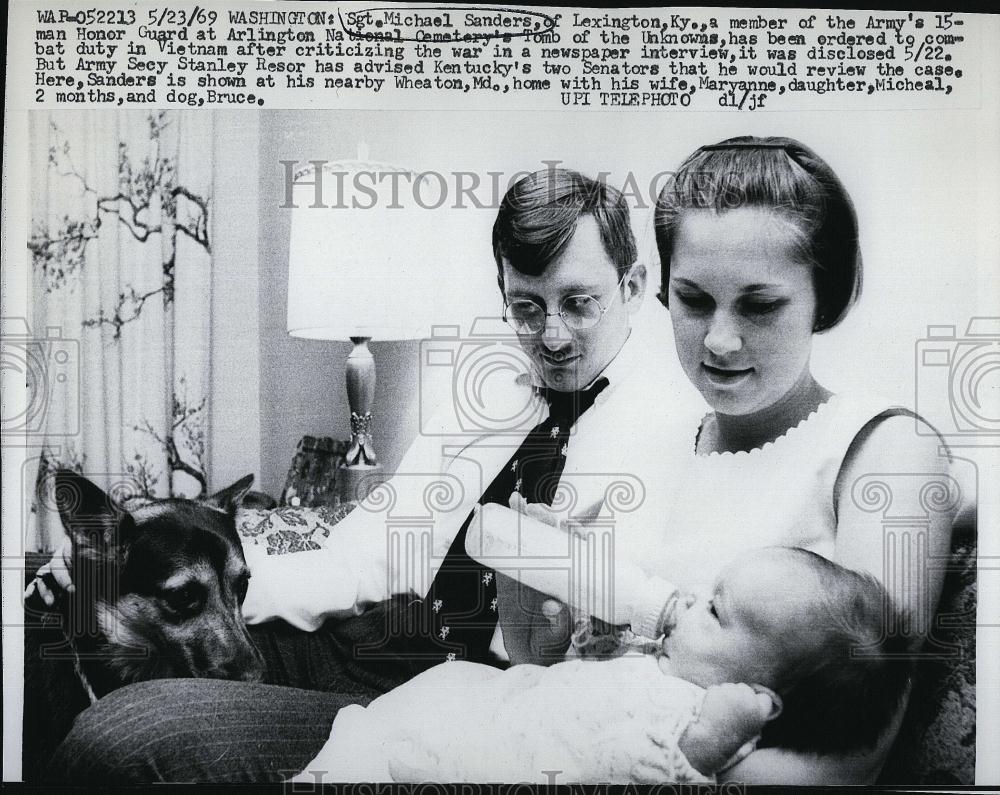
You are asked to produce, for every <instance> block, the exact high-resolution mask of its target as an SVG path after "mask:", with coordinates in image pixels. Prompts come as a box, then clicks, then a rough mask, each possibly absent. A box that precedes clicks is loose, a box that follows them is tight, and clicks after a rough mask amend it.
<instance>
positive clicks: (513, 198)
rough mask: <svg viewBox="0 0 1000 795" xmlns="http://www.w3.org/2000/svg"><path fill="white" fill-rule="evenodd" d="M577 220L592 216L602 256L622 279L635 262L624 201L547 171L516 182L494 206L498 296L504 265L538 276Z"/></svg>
mask: <svg viewBox="0 0 1000 795" xmlns="http://www.w3.org/2000/svg"><path fill="white" fill-rule="evenodd" d="M583 215H590V216H593V218H594V220H595V221H596V222H597V227H598V229H599V230H600V233H601V241H602V242H603V243H604V250H605V251H606V252H607V254H608V257H610V259H611V261H612V262H613V263H614V265H615V268H616V270H617V271H618V276H619V277H622V276H624V275H625V274H626V273H627V272H628V269H629V268H631V267H632V265H633V263H634V262H635V260H636V257H637V256H638V252H637V249H636V245H635V236H634V235H633V234H632V226H631V224H630V222H629V211H628V205H627V204H626V203H625V198H624V196H622V194H621V192H620V191H619V190H617V189H616V188H613V187H611V186H610V185H607V184H605V183H604V182H600V181H598V180H593V179H590V178H589V177H585V176H583V174H580V173H578V172H576V171H570V170H568V169H563V168H550V169H546V170H544V171H536V172H535V173H534V174H529V175H528V176H526V177H524V178H523V179H521V180H519V181H518V182H516V183H515V184H514V185H513V186H512V187H511V188H510V190H508V191H507V194H506V195H505V196H504V198H503V201H502V202H501V203H500V210H499V212H498V213H497V219H496V222H495V223H494V224H493V256H494V258H495V259H496V263H497V282H498V283H499V284H500V290H501V292H502V291H503V289H504V282H503V261H504V260H507V262H508V263H510V266H511V267H512V268H513V269H514V270H516V271H518V272H519V273H523V274H525V275H526V276H539V275H541V274H542V273H543V272H544V271H545V268H546V267H548V265H549V263H550V262H552V260H554V259H555V258H556V257H558V256H559V254H560V253H561V252H562V251H563V249H564V248H565V247H566V246H567V245H568V244H569V241H570V240H572V238H573V233H574V232H576V224H577V221H579V219H580V216H583Z"/></svg>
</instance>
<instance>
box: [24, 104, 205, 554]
mask: <svg viewBox="0 0 1000 795" xmlns="http://www.w3.org/2000/svg"><path fill="white" fill-rule="evenodd" d="M213 125H214V114H210V113H192V112H185V111H160V112H153V113H150V112H136V111H120V112H115V111H99V112H95V111H86V112H61V111H54V112H37V113H33V114H32V118H31V147H32V149H31V154H30V156H31V178H32V186H33V187H32V190H31V192H30V193H31V196H32V208H31V211H32V212H31V217H32V228H31V234H30V240H29V242H28V247H29V249H30V254H31V263H32V283H31V290H32V293H31V295H32V304H31V307H30V313H31V317H30V326H31V328H30V332H31V335H32V337H33V338H34V339H35V340H36V341H37V345H38V346H39V351H38V359H39V361H40V362H41V365H40V366H39V367H37V368H36V376H35V378H36V380H38V381H40V383H37V384H34V385H30V386H29V394H31V395H32V396H35V395H39V396H41V397H40V398H39V400H38V404H39V405H37V406H35V408H34V411H35V414H36V415H37V417H38V419H37V422H38V424H39V430H40V431H44V434H45V436H44V447H43V452H42V453H41V455H39V456H38V462H37V465H38V479H37V488H36V489H35V493H34V499H33V504H32V506H31V513H30V519H29V527H28V529H27V534H28V537H27V538H26V539H25V540H26V542H27V546H26V549H29V550H30V549H36V550H47V549H50V548H52V547H53V546H54V545H56V544H58V543H59V541H60V540H61V537H62V535H63V530H62V524H61V522H60V520H59V517H58V512H57V511H56V510H55V506H54V504H53V500H52V497H53V495H52V478H51V477H50V475H51V473H52V472H53V471H54V470H55V469H56V468H58V467H67V468H70V469H74V470H76V471H78V472H81V473H82V474H85V475H86V476H88V477H89V478H91V479H92V480H93V481H95V482H96V483H97V484H98V485H99V486H101V487H102V488H104V489H105V490H106V491H108V492H109V493H111V494H112V495H113V496H114V497H116V498H117V499H119V500H124V499H126V498H128V497H131V496H143V497H168V496H185V497H198V496H199V495H202V494H203V493H204V492H205V490H206V488H207V466H206V462H207V461H208V460H209V459H208V454H209V451H208V450H207V449H206V447H207V443H208V439H209V435H208V428H207V427H206V426H207V423H208V418H209V405H208V385H209V383H210V376H211V371H210V366H211V359H210V350H211V347H210V342H211V340H210V336H211V321H210V310H211V293H210V288H211V283H212V281H211V276H212V263H213V259H212V240H211V238H210V230H212V223H211V222H212V217H211V216H212V194H213V187H214V186H213V177H214V171H215V169H214V164H213V151H214V147H213V132H214V131H213Z"/></svg>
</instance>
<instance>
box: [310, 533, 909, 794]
mask: <svg viewBox="0 0 1000 795" xmlns="http://www.w3.org/2000/svg"><path fill="white" fill-rule="evenodd" d="M673 601H674V607H673V610H672V611H670V613H669V616H668V626H667V627H666V629H667V632H666V633H665V635H664V637H663V639H662V641H660V643H659V644H657V645H656V647H655V651H653V652H652V653H646V654H642V653H638V654H625V655H623V656H619V657H616V658H615V659H611V660H609V661H607V662H593V661H590V660H587V659H575V660H570V661H566V662H561V663H557V664H555V665H553V666H550V667H548V668H545V667H541V666H535V665H517V666H513V667H511V668H509V669H508V670H506V671H501V670H498V669H496V668H493V667H491V666H487V665H479V664H475V663H466V662H446V663H443V664H441V665H438V666H436V667H435V668H432V669H431V670H429V671H426V672H425V673H423V674H421V675H419V676H417V677H416V678H414V679H413V680H411V681H410V682H408V683H406V684H405V685H402V686H401V687H399V688H397V689H396V690H393V691H392V692H390V693H387V694H386V695H384V696H381V697H380V698H378V699H376V700H375V701H373V702H372V703H371V704H370V705H369V706H368V707H360V706H351V707H347V708H345V709H343V710H341V711H340V713H339V714H338V715H337V718H336V720H335V721H334V724H333V730H332V732H331V738H330V740H329V741H328V742H327V744H326V746H324V748H323V750H322V752H321V753H320V755H319V756H318V757H317V758H316V759H314V760H313V762H311V763H310V765H309V766H308V767H307V769H306V771H305V772H304V773H302V774H301V775H300V776H298V777H297V778H296V779H295V780H297V781H324V780H326V781H389V780H395V781H408V782H419V781H441V782H486V781H519V782H520V781H526V782H533V783H567V782H611V783H657V782H680V783H683V782H711V781H713V780H714V779H713V776H714V774H715V773H717V772H718V771H720V770H722V769H724V768H726V767H728V766H729V765H730V764H732V763H733V761H734V757H735V758H739V757H741V756H742V755H745V754H746V753H748V752H749V751H750V750H751V749H752V747H753V743H754V741H755V739H756V738H758V737H759V736H760V734H761V732H762V730H763V729H764V727H765V724H767V729H766V732H765V734H766V737H767V739H768V740H769V741H771V742H774V743H778V744H780V745H782V746H783V747H787V748H800V749H803V750H811V751H815V752H818V753H824V752H831V751H847V750H851V749H860V748H866V747H871V746H872V745H873V744H874V743H875V741H876V740H877V738H878V736H879V735H880V733H881V731H882V730H883V729H884V728H886V727H887V725H888V724H889V722H890V720H891V719H892V716H893V715H894V713H895V710H896V708H897V706H898V704H899V702H900V699H901V697H902V694H903V692H904V690H905V687H906V682H907V672H906V669H905V667H904V666H901V665H899V664H898V663H895V662H894V661H893V659H892V654H893V653H894V651H898V650H897V649H895V646H896V645H899V646H900V648H903V647H905V642H903V641H900V643H899V644H896V643H895V642H894V639H893V638H886V637H884V636H883V635H884V633H883V631H882V630H883V626H884V625H885V621H886V620H887V613H886V606H887V600H886V598H885V592H884V590H883V589H882V588H881V586H880V585H879V584H878V583H877V582H876V581H875V580H874V579H872V578H869V577H865V576H862V575H858V574H855V573H853V572H850V571H848V570H846V569H844V568H842V567H840V566H838V565H836V564H834V563H831V562H829V561H827V560H825V559H824V558H822V557H820V556H818V555H815V554H813V553H811V552H807V551H805V550H801V549H788V548H767V549H762V550H757V551H755V552H753V553H751V554H748V555H746V556H744V557H742V558H741V559H739V560H738V561H736V562H734V563H732V564H730V565H729V566H728V567H726V568H725V569H724V570H723V571H722V572H721V573H720V575H719V577H718V579H717V580H716V582H715V586H714V589H713V592H712V594H711V596H710V597H703V598H695V599H685V600H673ZM738 683H749V684H752V685H754V686H755V687H756V690H755V689H754V688H752V687H750V686H749V685H748V684H738ZM771 691H773V692H775V693H777V694H779V696H778V697H777V698H776V699H775V700H774V702H777V706H778V710H775V709H773V707H774V706H775V703H774V702H773V701H772V698H771V696H770V695H768V693H769V692H771ZM781 701H783V702H784V706H783V709H782V708H781ZM777 711H780V712H781V714H780V715H777V714H776V712H777ZM483 727H489V728H490V729H491V730H490V731H483Z"/></svg>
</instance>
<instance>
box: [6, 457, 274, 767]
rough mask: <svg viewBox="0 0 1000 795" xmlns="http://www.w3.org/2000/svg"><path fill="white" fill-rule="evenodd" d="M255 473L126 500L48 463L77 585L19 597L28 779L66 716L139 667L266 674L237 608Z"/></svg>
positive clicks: (168, 673) (169, 674)
mask: <svg viewBox="0 0 1000 795" xmlns="http://www.w3.org/2000/svg"><path fill="white" fill-rule="evenodd" d="M252 482H253V475H248V476H246V477H244V478H242V479H241V480H239V481H237V482H236V483H234V484H233V485H231V486H229V487H228V488H226V489H223V490H222V491H220V492H218V493H216V494H214V495H212V496H211V497H208V498H206V499H203V500H199V501H193V500H187V499H166V500H150V501H148V502H147V503H145V504H141V505H138V506H137V507H131V504H130V507H129V510H125V509H124V508H122V507H121V506H120V505H118V504H116V502H115V501H114V500H113V499H112V498H111V497H109V496H108V495H107V494H105V493H104V492H103V491H102V490H101V489H100V488H99V487H97V486H96V485H95V484H94V483H92V482H91V481H89V480H87V479H86V478H85V477H83V476H82V475H79V474H76V473H75V472H72V471H68V470H58V471H57V472H56V473H55V475H54V483H55V501H56V505H57V506H58V509H59V514H60V518H61V519H62V522H63V526H64V527H65V529H66V532H67V534H68V536H69V538H70V539H71V542H72V565H71V570H72V576H73V584H74V589H73V590H72V593H63V594H61V597H60V599H59V603H58V605H57V606H56V609H54V610H48V611H46V610H38V609H37V608H39V607H40V605H39V604H38V601H40V600H36V601H35V602H32V600H30V599H29V600H28V603H27V604H26V605H25V607H26V610H25V614H26V619H27V620H28V624H27V627H26V628H27V633H26V645H25V710H24V772H25V780H26V781H27V780H30V779H31V778H32V777H33V776H34V775H35V774H38V775H40V774H41V769H40V768H41V767H42V766H44V764H45V762H46V761H47V760H48V758H49V757H50V756H51V753H52V752H53V751H54V750H55V748H56V747H57V746H58V744H59V743H60V742H61V741H62V740H63V739H64V738H65V736H66V734H67V733H68V732H69V729H70V727H71V725H72V720H73V718H75V716H76V715H77V714H78V713H80V712H82V711H83V710H84V709H85V708H86V707H88V706H89V705H90V704H92V703H94V702H95V701H96V700H97V699H99V698H101V697H103V696H104V695H106V694H107V693H109V692H111V691H112V690H115V689H117V688H119V687H122V686H124V685H126V684H129V683H131V682H137V681H141V680H146V679H159V678H173V677H202V678H217V679H238V680H243V681H250V682H252V681H260V680H261V679H262V678H263V675H264V668H265V666H264V660H263V657H262V656H261V654H260V652H259V650H258V649H257V647H256V646H255V645H254V643H253V641H252V640H251V638H250V635H249V633H248V631H247V627H246V623H245V622H244V620H243V616H242V613H241V606H242V604H243V600H244V598H245V597H246V592H247V584H248V581H249V577H250V571H249V569H248V568H247V564H246V560H245V558H244V556H243V549H242V545H241V543H240V540H239V536H238V534H237V532H236V524H235V515H236V508H237V506H238V505H239V504H240V501H241V500H242V498H243V496H244V495H245V494H246V492H247V491H248V489H249V487H250V484H251V483H252Z"/></svg>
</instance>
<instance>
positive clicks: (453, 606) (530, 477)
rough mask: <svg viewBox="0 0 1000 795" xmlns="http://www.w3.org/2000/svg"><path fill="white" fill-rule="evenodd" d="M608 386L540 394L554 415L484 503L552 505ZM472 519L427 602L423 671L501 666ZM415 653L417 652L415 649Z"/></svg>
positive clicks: (490, 588) (493, 596)
mask: <svg viewBox="0 0 1000 795" xmlns="http://www.w3.org/2000/svg"><path fill="white" fill-rule="evenodd" d="M607 385H608V379H607V378H600V379H598V380H597V381H596V382H594V384H593V385H591V387H590V388H589V389H586V390H583V391H581V392H557V391H555V390H549V389H544V390H541V391H540V394H541V396H542V397H543V398H544V399H545V400H546V401H547V402H548V404H549V416H548V417H547V418H546V419H545V420H544V421H543V422H541V423H539V424H538V425H536V426H535V427H534V428H533V429H532V430H531V432H530V433H529V434H528V436H527V437H526V438H525V440H524V441H523V442H522V443H521V446H520V447H518V449H517V452H515V453H514V455H513V456H511V458H510V460H509V461H508V462H507V464H506V466H505V467H504V468H503V469H502V470H501V471H500V473H499V474H498V475H497V476H496V477H495V478H494V480H493V482H492V483H491V484H490V486H489V488H487V489H486V492H485V493H484V494H483V496H482V497H481V498H480V500H479V504H480V505H485V504H486V503H490V502H495V503H500V504H501V505H507V504H508V502H509V500H510V496H511V494H513V493H514V492H515V491H516V492H518V493H520V494H521V495H522V496H523V497H524V498H525V499H526V500H527V501H528V502H539V503H544V504H546V505H551V504H552V500H553V498H554V496H555V493H556V488H557V486H558V484H559V478H560V476H561V475H562V471H563V467H564V466H565V463H566V454H567V451H568V446H569V444H570V443H571V440H570V430H571V428H572V427H573V425H575V424H576V421H577V419H578V418H579V417H580V415H582V414H583V413H584V412H585V411H586V410H587V409H589V408H590V407H591V406H592V405H593V404H594V400H595V399H596V398H597V396H598V394H600V392H601V391H602V390H603V389H604V388H605V387H606V386H607ZM471 521H472V517H471V515H470V516H469V518H467V519H466V520H465V523H464V524H463V525H462V529H461V530H460V531H459V533H458V535H457V536H456V537H455V540H454V541H453V542H452V545H451V548H450V549H449V550H448V554H447V556H446V557H445V559H444V561H443V562H442V565H441V568H440V570H439V571H438V573H437V576H436V577H435V578H434V582H433V583H432V585H431V589H430V593H429V594H428V596H427V599H426V600H425V602H424V603H423V605H422V606H423V608H424V609H425V610H427V611H429V612H427V613H425V614H424V626H425V627H429V628H430V630H431V631H430V633H429V634H428V635H427V636H425V638H426V641H427V642H428V643H429V644H430V647H429V649H428V647H427V645H426V644H419V643H418V644H415V645H416V646H419V645H424V648H425V652H424V653H421V654H420V657H421V658H424V659H423V660H421V661H420V662H417V661H416V660H414V662H415V663H416V664H417V668H418V669H420V670H423V669H424V668H428V667H430V666H431V665H434V664H436V663H439V662H442V661H444V660H456V659H460V660H470V661H472V662H484V663H491V664H494V665H495V664H496V661H495V658H493V657H492V655H490V653H489V647H490V641H491V640H492V639H493V633H494V631H495V629H496V623H497V590H496V577H495V573H494V571H493V570H492V569H488V568H486V567H485V566H482V565H480V564H479V563H477V562H476V561H475V560H473V559H472V558H470V557H469V556H468V555H467V554H466V552H465V536H466V533H467V531H468V528H469V524H470V522H471ZM413 650H414V651H416V648H414V649H413Z"/></svg>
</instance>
